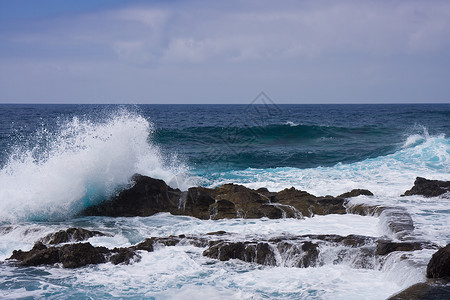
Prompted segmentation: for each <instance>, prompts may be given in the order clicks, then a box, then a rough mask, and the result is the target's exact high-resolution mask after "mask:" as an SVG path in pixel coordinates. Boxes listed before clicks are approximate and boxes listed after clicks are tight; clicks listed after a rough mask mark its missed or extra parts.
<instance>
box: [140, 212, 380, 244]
mask: <svg viewBox="0 0 450 300" xmlns="http://www.w3.org/2000/svg"><path fill="white" fill-rule="evenodd" d="M133 226H135V227H136V228H139V232H140V235H141V236H169V235H180V234H187V235H202V234H205V233H208V232H214V231H226V232H228V233H234V234H236V235H238V237H239V238H242V236H264V237H266V238H267V237H272V236H279V235H283V234H288V235H305V234H337V235H342V236H346V235H349V234H357V235H366V236H373V237H379V236H382V235H383V234H384V233H383V232H382V231H381V229H380V226H379V219H378V218H376V217H364V216H359V215H351V214H346V215H326V216H315V217H313V218H305V219H302V220H299V219H266V218H262V219H223V220H217V221H214V220H199V219H196V218H191V217H181V216H172V215H170V214H158V215H155V216H151V217H146V218H135V219H134V221H133Z"/></svg>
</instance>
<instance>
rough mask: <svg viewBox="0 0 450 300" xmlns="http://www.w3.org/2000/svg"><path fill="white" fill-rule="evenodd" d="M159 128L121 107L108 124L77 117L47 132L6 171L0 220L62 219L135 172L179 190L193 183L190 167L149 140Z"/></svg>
mask: <svg viewBox="0 0 450 300" xmlns="http://www.w3.org/2000/svg"><path fill="white" fill-rule="evenodd" d="M152 133H153V125H152V124H151V123H150V122H148V121H147V120H146V119H145V118H144V117H142V116H140V115H139V114H136V113H131V112H129V111H127V110H125V109H121V110H119V111H116V112H114V113H112V114H111V115H110V116H109V117H108V118H106V121H103V122H102V121H95V120H81V119H80V118H79V117H73V118H72V119H71V120H68V121H67V122H63V121H61V122H60V125H59V126H58V128H57V129H56V130H51V129H49V128H41V129H40V130H39V131H38V132H36V134H35V140H36V143H35V145H34V146H32V147H31V148H30V146H29V145H28V146H17V147H15V149H14V150H13V151H12V153H11V155H10V156H9V158H8V161H7V163H6V164H5V166H4V167H3V169H2V170H1V171H0V186H2V189H1V190H0V199H1V202H0V220H2V221H16V220H29V219H37V220H40V219H61V218H66V217H68V216H71V215H73V214H75V213H77V212H78V211H79V210H80V209H83V208H85V207H87V206H90V205H93V204H96V203H98V202H99V201H102V200H104V199H105V197H108V196H110V195H112V194H113V193H114V192H116V190H117V189H118V188H119V187H121V186H124V185H126V184H127V183H128V180H129V178H130V177H131V176H132V175H133V174H134V173H141V174H144V175H148V176H152V177H156V178H161V179H163V180H165V181H166V182H167V183H168V184H170V185H171V186H173V187H180V188H182V189H185V188H187V187H189V186H191V185H193V183H192V182H190V179H189V177H188V175H187V167H186V166H185V165H184V164H183V163H180V162H179V161H178V160H177V158H176V157H175V156H174V157H164V156H163V155H162V153H161V151H160V149H159V148H158V147H157V146H155V145H154V144H152V143H151V141H149V138H150V137H151V136H152Z"/></svg>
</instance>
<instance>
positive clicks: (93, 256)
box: [9, 242, 109, 268]
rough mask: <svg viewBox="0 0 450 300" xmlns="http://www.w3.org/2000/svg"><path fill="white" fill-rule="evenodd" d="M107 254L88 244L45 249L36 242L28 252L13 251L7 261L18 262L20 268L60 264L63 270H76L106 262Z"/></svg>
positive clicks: (103, 249) (41, 244)
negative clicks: (13, 260)
mask: <svg viewBox="0 0 450 300" xmlns="http://www.w3.org/2000/svg"><path fill="white" fill-rule="evenodd" d="M108 252H109V250H108V249H107V248H105V247H94V246H92V245H91V244H89V243H78V244H68V245H64V246H62V247H54V246H52V247H47V246H45V245H44V244H43V243H41V242H37V243H36V244H35V245H34V247H33V248H32V249H31V250H30V251H21V250H18V251H16V250H15V251H14V252H13V254H12V256H11V257H10V258H9V259H15V260H18V261H19V262H20V263H19V265H21V266H39V265H53V264H56V263H62V265H63V267H64V268H78V267H82V266H85V265H88V264H99V263H104V262H106V259H105V254H107V253H108Z"/></svg>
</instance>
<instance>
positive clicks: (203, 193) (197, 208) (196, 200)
mask: <svg viewBox="0 0 450 300" xmlns="http://www.w3.org/2000/svg"><path fill="white" fill-rule="evenodd" d="M212 194H213V191H212V190H211V189H207V188H202V187H192V188H190V189H188V192H187V195H186V201H185V203H184V205H183V207H182V209H180V210H179V212H178V213H179V214H186V215H189V216H193V217H196V218H199V219H203V220H208V219H209V218H210V205H211V204H213V203H215V202H216V200H215V199H214V198H213V197H212Z"/></svg>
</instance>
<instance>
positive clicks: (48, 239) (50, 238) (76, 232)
mask: <svg viewBox="0 0 450 300" xmlns="http://www.w3.org/2000/svg"><path fill="white" fill-rule="evenodd" d="M94 236H106V234H104V233H102V232H100V231H95V230H93V231H92V230H87V229H83V228H74V227H72V228H68V229H66V230H60V231H58V232H55V233H51V234H49V235H47V236H45V237H44V238H43V239H42V242H43V243H45V244H50V245H56V244H62V243H68V242H81V241H84V240H87V239H89V238H91V237H94Z"/></svg>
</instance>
